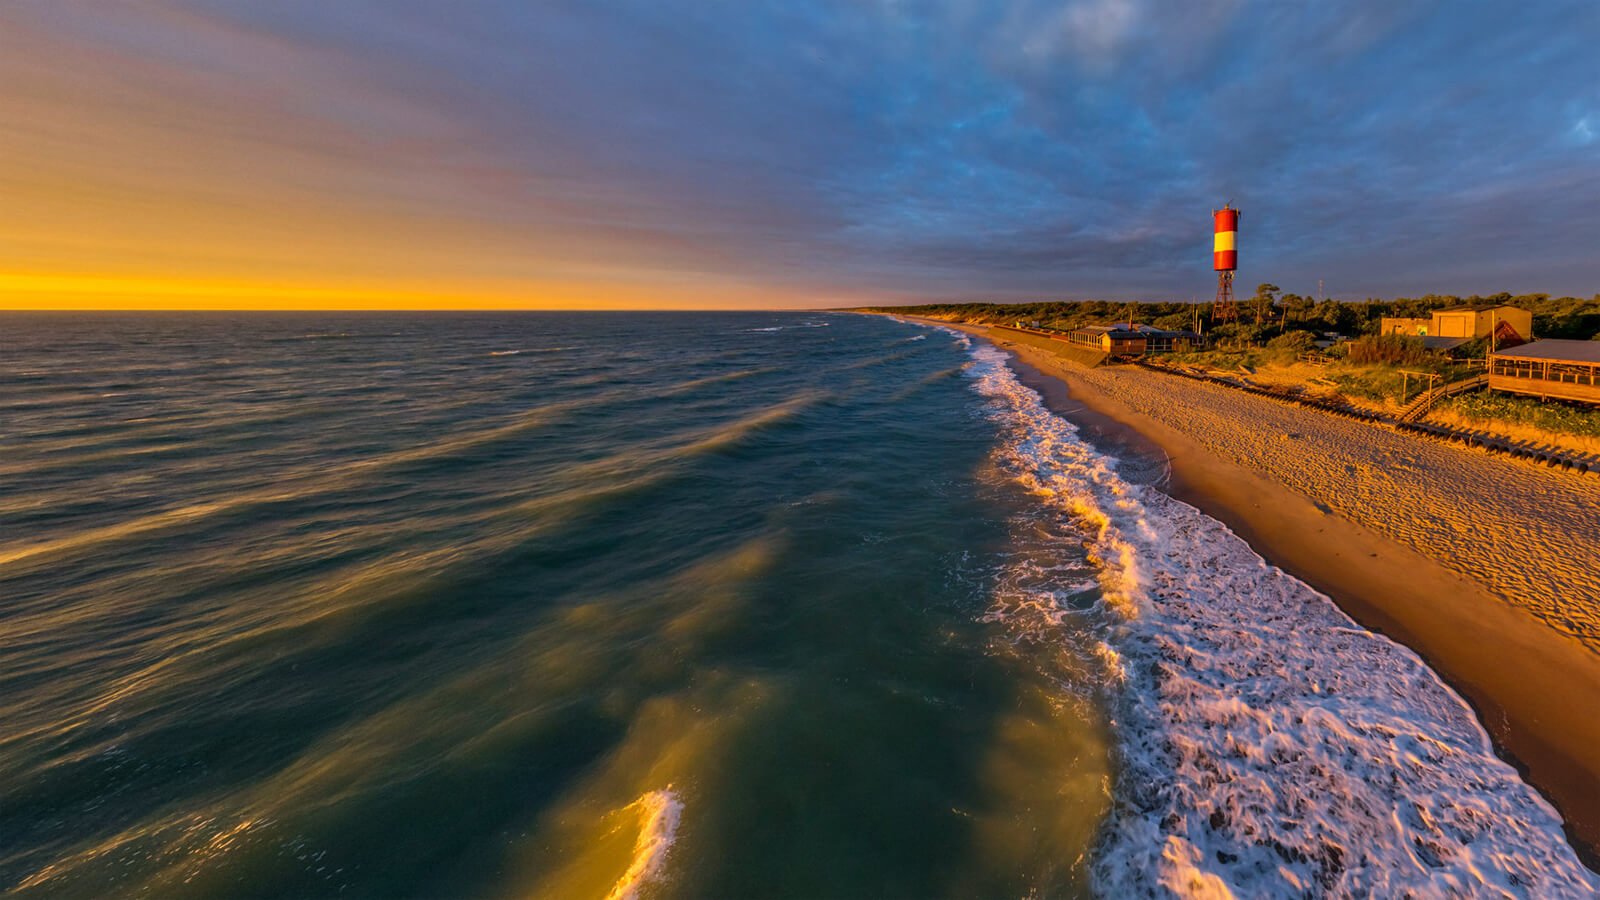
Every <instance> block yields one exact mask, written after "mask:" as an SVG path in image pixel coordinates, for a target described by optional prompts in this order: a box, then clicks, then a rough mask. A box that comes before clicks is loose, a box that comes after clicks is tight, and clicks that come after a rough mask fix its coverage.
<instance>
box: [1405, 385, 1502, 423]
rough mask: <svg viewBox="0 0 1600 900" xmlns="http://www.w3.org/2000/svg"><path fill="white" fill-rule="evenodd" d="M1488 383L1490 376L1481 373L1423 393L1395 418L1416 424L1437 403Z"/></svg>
mask: <svg viewBox="0 0 1600 900" xmlns="http://www.w3.org/2000/svg"><path fill="white" fill-rule="evenodd" d="M1488 383H1489V376H1488V374H1486V373H1479V374H1477V375H1474V376H1472V377H1471V378H1464V379H1462V380H1460V381H1452V382H1450V383H1449V384H1441V385H1439V386H1438V387H1436V388H1434V389H1433V390H1431V391H1423V392H1422V393H1421V394H1419V395H1417V399H1415V400H1413V401H1411V402H1410V403H1407V404H1406V406H1405V409H1402V410H1400V414H1399V415H1398V416H1396V417H1395V420H1396V421H1399V422H1415V421H1416V420H1418V419H1420V418H1422V417H1423V416H1425V415H1427V414H1428V411H1429V410H1431V409H1433V404H1434V402H1435V401H1438V400H1442V399H1444V398H1445V397H1454V396H1455V395H1457V394H1465V393H1466V392H1467V391H1475V390H1478V389H1479V388H1481V387H1483V386H1484V385H1487V384H1488Z"/></svg>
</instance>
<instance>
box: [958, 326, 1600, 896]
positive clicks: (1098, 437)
mask: <svg viewBox="0 0 1600 900" xmlns="http://www.w3.org/2000/svg"><path fill="white" fill-rule="evenodd" d="M937 324H941V325H947V326H948V325H949V324H950V323H943V322H940V323H937ZM956 327H959V328H961V330H964V331H967V332H969V333H972V334H975V335H978V336H983V337H989V333H988V329H987V328H981V327H967V326H956ZM995 343H996V344H998V345H999V346H1001V347H1002V348H1004V349H1005V350H1007V351H1009V352H1011V353H1012V354H1014V360H1013V366H1014V368H1015V369H1016V370H1017V372H1018V375H1019V377H1020V378H1021V379H1022V380H1023V381H1024V383H1026V384H1028V385H1029V386H1030V387H1033V388H1034V389H1035V390H1037V391H1038V392H1039V393H1040V394H1041V396H1042V397H1043V398H1044V400H1045V402H1046V403H1047V405H1049V406H1050V407H1051V408H1052V409H1053V410H1054V411H1056V412H1057V413H1059V414H1062V415H1064V416H1066V417H1068V418H1069V419H1071V420H1073V421H1074V422H1076V423H1078V424H1079V425H1080V427H1082V428H1084V431H1085V434H1086V436H1088V437H1089V438H1090V439H1091V440H1092V441H1095V442H1097V443H1100V444H1103V445H1104V446H1106V447H1107V448H1108V449H1109V450H1110V451H1111V452H1114V453H1117V452H1121V453H1129V452H1133V453H1139V452H1144V453H1159V454H1165V456H1166V457H1167V459H1168V460H1169V463H1170V467H1171V476H1170V482H1169V484H1168V485H1167V488H1166V489H1167V490H1168V492H1169V493H1171V494H1172V495H1173V496H1175V497H1177V498H1178V499H1181V500H1183V501H1185V502H1188V503H1190V504H1192V505H1194V506H1196V507H1197V508H1199V509H1200V510H1202V511H1203V512H1205V513H1207V514H1208V515H1211V516H1212V517H1214V518H1216V519H1218V520H1220V521H1222V522H1224V523H1225V524H1227V525H1228V526H1229V527H1230V528H1231V529H1232V530H1233V531H1235V532H1236V533H1238V534H1239V535H1241V536H1242V537H1244V538H1245V539H1247V540H1248V541H1249V542H1250V544H1251V545H1252V547H1254V548H1255V549H1256V551H1257V552H1259V553H1260V554H1261V555H1262V556H1263V557H1264V558H1265V559H1266V560H1267V561H1268V562H1270V563H1272V564H1274V565H1277V566H1279V567H1280V568H1282V569H1284V570H1285V571H1288V572H1290V573H1291V574H1293V575H1295V576H1296V577H1298V578H1300V579H1301V580H1302V581H1305V582H1306V583H1308V584H1310V585H1311V586H1313V587H1315V588H1317V589H1318V590H1319V591H1321V592H1323V593H1324V594H1326V595H1328V596H1329V597H1331V598H1332V599H1333V600H1334V601H1335V602H1337V603H1338V604H1339V606H1340V607H1341V608H1343V609H1344V610H1345V612H1346V613H1348V614H1349V615H1350V616H1351V617H1352V618H1354V619H1356V620H1357V621H1358V622H1360V623H1361V624H1363V625H1364V626H1366V627H1368V628H1371V629H1373V630H1376V631H1379V632H1381V633H1383V634H1386V635H1388V636H1389V637H1391V638H1393V639H1395V640H1397V641H1399V642H1401V643H1403V644H1405V645H1407V646H1409V647H1411V648H1412V649H1413V650H1415V651H1416V652H1417V653H1419V654H1420V655H1421V656H1422V657H1423V658H1424V659H1425V660H1426V661H1427V662H1428V663H1429V665H1430V666H1432V667H1433V668H1434V669H1435V671H1437V672H1438V673H1439V674H1440V675H1441V676H1442V677H1443V678H1445V680H1446V681H1448V682H1449V683H1450V684H1451V685H1452V686H1454V687H1455V688H1456V689H1457V690H1458V691H1459V692H1460V693H1461V694H1462V695H1463V696H1465V697H1466V698H1467V699H1468V700H1469V702H1471V703H1472V704H1473V706H1474V708H1475V709H1476V710H1477V711H1478V713H1479V716H1480V718H1481V720H1482V722H1483V724H1484V726H1485V727H1486V729H1487V730H1488V731H1489V732H1490V734H1491V736H1492V737H1493V738H1494V740H1495V742H1496V746H1497V747H1498V748H1499V750H1500V751H1501V753H1502V754H1503V755H1504V756H1505V757H1506V758H1507V759H1508V760H1509V761H1511V762H1512V763H1513V764H1514V765H1516V766H1517V767H1518V768H1519V769H1520V770H1521V771H1522V772H1523V773H1524V775H1525V777H1527V779H1528V780H1529V782H1530V783H1532V784H1533V785H1534V786H1535V787H1537V788H1538V789H1539V790H1540V791H1541V792H1542V793H1544V794H1545V795H1546V797H1547V798H1548V799H1549V800H1550V801H1551V802H1552V803H1553V804H1554V805H1555V806H1556V807H1557V808H1558V810H1560V812H1561V813H1562V815H1563V817H1564V818H1565V820H1566V825H1567V829H1568V833H1569V836H1570V837H1571V838H1572V839H1573V841H1574V844H1575V846H1577V847H1578V849H1579V851H1580V853H1582V854H1583V855H1584V856H1585V858H1586V859H1587V860H1588V862H1589V864H1590V865H1591V866H1592V865H1594V864H1595V862H1596V860H1597V859H1600V791H1597V790H1596V786H1597V785H1600V719H1596V717H1594V716H1592V715H1589V714H1588V713H1587V712H1586V711H1588V710H1594V709H1600V570H1597V568H1596V566H1595V564H1594V560H1596V559H1600V532H1597V529H1596V528H1595V524H1596V522H1597V521H1600V481H1597V480H1595V479H1589V478H1580V477H1574V476H1572V475H1566V474H1562V473H1558V472H1553V471H1550V470H1546V469H1543V468H1540V467H1536V466H1532V465H1528V464H1524V463H1520V462H1517V461H1515V460H1510V459H1506V458H1503V457H1495V456H1490V455H1487V454H1483V453H1479V452H1474V451H1470V450H1466V449H1462V448H1458V447H1454V446H1449V445H1443V444H1436V443H1433V442H1429V441H1425V440H1419V439H1417V438H1415V437H1413V436H1410V435H1406V434H1400V433H1395V432H1390V431H1387V430H1385V429H1382V428H1377V427H1373V426H1371V425H1368V424H1364V423H1360V422H1353V421H1350V420H1346V419H1341V418H1338V417H1334V416H1329V415H1325V414H1322V413H1318V412H1315V411H1312V410H1308V409H1304V408H1300V407H1295V406H1291V405H1288V404H1282V403H1277V402H1274V401H1272V400H1269V399H1264V398H1261V397H1257V396H1253V395H1249V394H1246V393H1244V392H1240V391H1232V390H1228V389H1226V388H1222V387H1218V386H1214V385H1210V384H1205V383H1201V382H1194V381H1190V380H1187V379H1179V378H1174V377H1171V376H1166V375H1162V374H1159V373H1156V372H1150V371H1147V370H1143V369H1139V368H1136V367H1132V366H1113V367H1101V368H1095V369H1090V368H1086V367H1084V366H1081V365H1078V364H1076V363H1073V362H1069V361H1067V360H1065V359H1062V358H1060V357H1057V356H1055V355H1053V354H1051V353H1048V352H1046V351H1042V350H1039V349H1037V348H1033V347H1029V346H1025V345H1019V344H1016V343H1014V342H1009V341H1006V340H1005V339H1004V338H1003V337H1001V338H999V339H997V340H995Z"/></svg>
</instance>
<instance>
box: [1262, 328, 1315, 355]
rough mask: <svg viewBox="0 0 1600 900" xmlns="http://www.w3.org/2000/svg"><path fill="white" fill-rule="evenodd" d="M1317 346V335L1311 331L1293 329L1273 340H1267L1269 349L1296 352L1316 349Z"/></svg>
mask: <svg viewBox="0 0 1600 900" xmlns="http://www.w3.org/2000/svg"><path fill="white" fill-rule="evenodd" d="M1316 346H1317V338H1316V335H1314V334H1312V333H1311V332H1309V331H1291V332H1289V333H1287V334H1280V335H1278V336H1277V337H1275V338H1273V339H1272V340H1270V341H1267V347H1268V348H1269V349H1272V350H1292V351H1294V352H1295V353H1304V352H1306V351H1308V350H1312V349H1315V348H1316Z"/></svg>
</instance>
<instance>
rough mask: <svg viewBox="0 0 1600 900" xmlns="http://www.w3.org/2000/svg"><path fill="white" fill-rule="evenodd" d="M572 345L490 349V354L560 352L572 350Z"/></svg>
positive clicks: (509, 354)
mask: <svg viewBox="0 0 1600 900" xmlns="http://www.w3.org/2000/svg"><path fill="white" fill-rule="evenodd" d="M571 349H572V348H571V347H528V348H524V349H522V350H490V351H489V355H490V356H519V355H521V354H523V353H560V352H561V351H563V350H571Z"/></svg>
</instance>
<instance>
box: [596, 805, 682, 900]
mask: <svg viewBox="0 0 1600 900" xmlns="http://www.w3.org/2000/svg"><path fill="white" fill-rule="evenodd" d="M629 808H630V809H632V810H634V811H636V812H637V813H638V815H639V837H638V838H637V839H636V840H635V841H634V843H633V859H632V860H631V861H630V862H629V863H628V871H626V872H624V873H623V874H622V877H621V878H619V879H617V883H616V884H615V885H613V886H612V888H611V892H610V893H608V894H606V900H634V898H636V897H638V896H639V889H640V888H642V887H644V886H645V885H646V884H649V883H650V882H651V881H654V880H655V879H657V878H659V877H661V870H662V868H663V867H664V866H666V863H667V853H668V852H669V851H670V850H671V849H672V842H673V841H674V840H676V839H677V836H678V821H679V819H681V818H682V817H683V803H681V802H680V801H679V800H678V796H677V795H676V794H674V793H673V792H672V791H671V790H661V791H651V792H650V793H648V794H645V795H644V796H642V797H640V798H639V799H638V800H635V801H633V803H632V805H631V806H630V807H629Z"/></svg>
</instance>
